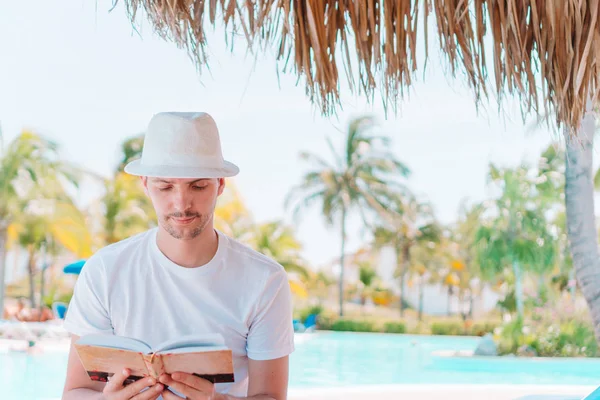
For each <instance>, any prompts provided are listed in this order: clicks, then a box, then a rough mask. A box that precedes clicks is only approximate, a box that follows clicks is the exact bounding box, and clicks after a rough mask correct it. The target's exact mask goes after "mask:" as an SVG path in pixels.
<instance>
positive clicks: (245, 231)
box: [215, 182, 256, 242]
mask: <svg viewBox="0 0 600 400" xmlns="http://www.w3.org/2000/svg"><path fill="white" fill-rule="evenodd" d="M215 228H216V229H218V230H220V231H221V232H223V233H225V234H226V235H228V236H230V237H232V238H235V239H238V240H241V241H244V242H247V241H249V240H250V239H251V238H252V236H253V235H254V234H255V233H256V232H255V223H254V220H253V218H252V214H251V213H250V211H249V210H248V208H247V207H246V205H245V204H244V200H243V199H242V196H241V194H240V193H239V191H238V189H237V187H236V186H235V185H234V184H232V183H231V182H228V183H227V185H226V187H225V190H224V191H223V193H222V194H221V196H219V199H218V201H217V207H216V208H215Z"/></svg>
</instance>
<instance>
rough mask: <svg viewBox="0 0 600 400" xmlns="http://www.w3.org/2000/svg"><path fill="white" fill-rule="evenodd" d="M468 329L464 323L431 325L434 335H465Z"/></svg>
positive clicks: (441, 322)
mask: <svg viewBox="0 0 600 400" xmlns="http://www.w3.org/2000/svg"><path fill="white" fill-rule="evenodd" d="M465 333H466V327H465V324H464V323H463V322H459V321H439V322H433V323H432V324H431V334H432V335H451V336H460V335H465Z"/></svg>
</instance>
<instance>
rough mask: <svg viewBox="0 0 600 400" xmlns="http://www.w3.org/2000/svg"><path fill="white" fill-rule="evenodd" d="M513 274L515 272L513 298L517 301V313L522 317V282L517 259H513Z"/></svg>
mask: <svg viewBox="0 0 600 400" xmlns="http://www.w3.org/2000/svg"><path fill="white" fill-rule="evenodd" d="M512 268H513V274H515V300H516V302H517V315H518V316H519V318H523V284H522V276H521V266H520V265H519V263H518V261H516V260H513V263H512Z"/></svg>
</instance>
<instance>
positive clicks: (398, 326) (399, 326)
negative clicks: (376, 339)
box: [383, 322, 406, 333]
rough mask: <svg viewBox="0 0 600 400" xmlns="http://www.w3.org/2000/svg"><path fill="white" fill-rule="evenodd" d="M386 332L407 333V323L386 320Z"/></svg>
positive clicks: (384, 327) (384, 326) (384, 329)
mask: <svg viewBox="0 0 600 400" xmlns="http://www.w3.org/2000/svg"><path fill="white" fill-rule="evenodd" d="M383 331H384V332H386V333H406V324H404V323H403V322H386V323H385V324H383Z"/></svg>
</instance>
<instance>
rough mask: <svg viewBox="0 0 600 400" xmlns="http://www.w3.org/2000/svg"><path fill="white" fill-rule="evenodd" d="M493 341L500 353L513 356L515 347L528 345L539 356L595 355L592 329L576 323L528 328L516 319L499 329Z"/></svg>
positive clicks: (580, 322)
mask: <svg viewBox="0 0 600 400" xmlns="http://www.w3.org/2000/svg"><path fill="white" fill-rule="evenodd" d="M497 341H498V350H499V353H500V354H515V353H517V352H518V350H519V348H521V347H523V346H529V347H531V348H533V349H534V350H535V351H536V353H537V355H538V356H540V357H581V356H587V357H596V356H598V344H597V342H596V338H595V337H594V330H593V328H592V327H591V325H590V324H589V323H587V322H582V321H577V320H572V321H568V322H563V323H560V324H558V323H549V324H545V325H542V326H539V327H537V328H536V329H532V327H530V326H528V325H526V324H525V323H524V322H523V320H522V319H520V318H519V319H516V320H515V321H512V322H510V323H507V324H506V325H504V326H503V327H502V330H501V332H500V334H499V335H498V337H497Z"/></svg>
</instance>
